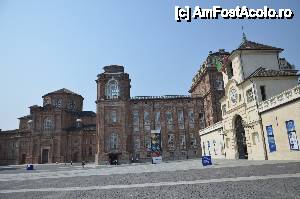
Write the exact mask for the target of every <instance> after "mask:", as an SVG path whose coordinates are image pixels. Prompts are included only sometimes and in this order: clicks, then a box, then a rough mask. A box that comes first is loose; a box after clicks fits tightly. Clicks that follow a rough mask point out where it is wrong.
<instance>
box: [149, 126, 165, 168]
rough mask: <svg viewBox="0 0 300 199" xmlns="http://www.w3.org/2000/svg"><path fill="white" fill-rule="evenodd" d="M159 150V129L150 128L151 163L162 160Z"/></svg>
mask: <svg viewBox="0 0 300 199" xmlns="http://www.w3.org/2000/svg"><path fill="white" fill-rule="evenodd" d="M161 152H162V150H161V133H160V130H151V157H152V162H153V164H157V163H160V162H161V161H162V156H161Z"/></svg>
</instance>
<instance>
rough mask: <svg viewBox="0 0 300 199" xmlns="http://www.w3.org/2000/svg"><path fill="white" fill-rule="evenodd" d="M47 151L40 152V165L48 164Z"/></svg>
mask: <svg viewBox="0 0 300 199" xmlns="http://www.w3.org/2000/svg"><path fill="white" fill-rule="evenodd" d="M48 155H49V149H43V150H42V164H45V163H48Z"/></svg>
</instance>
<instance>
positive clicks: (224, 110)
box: [222, 104, 226, 115]
mask: <svg viewBox="0 0 300 199" xmlns="http://www.w3.org/2000/svg"><path fill="white" fill-rule="evenodd" d="M222 113H223V115H225V114H226V104H223V105H222Z"/></svg>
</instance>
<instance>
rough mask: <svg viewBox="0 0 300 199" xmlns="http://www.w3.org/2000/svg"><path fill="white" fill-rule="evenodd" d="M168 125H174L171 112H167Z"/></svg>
mask: <svg viewBox="0 0 300 199" xmlns="http://www.w3.org/2000/svg"><path fill="white" fill-rule="evenodd" d="M166 120H167V124H173V115H172V112H171V111H167V112H166Z"/></svg>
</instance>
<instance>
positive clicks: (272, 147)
mask: <svg viewBox="0 0 300 199" xmlns="http://www.w3.org/2000/svg"><path fill="white" fill-rule="evenodd" d="M266 130H267V135H268V141H269V149H270V152H274V151H276V143H275V139H274V133H273V127H272V125H270V126H266Z"/></svg>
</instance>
